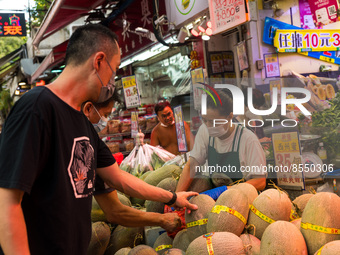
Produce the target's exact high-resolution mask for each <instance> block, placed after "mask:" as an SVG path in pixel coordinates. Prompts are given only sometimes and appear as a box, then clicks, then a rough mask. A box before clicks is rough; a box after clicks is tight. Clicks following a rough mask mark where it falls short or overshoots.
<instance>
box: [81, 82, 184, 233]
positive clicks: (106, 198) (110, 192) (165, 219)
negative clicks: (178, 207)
mask: <svg viewBox="0 0 340 255" xmlns="http://www.w3.org/2000/svg"><path fill="white" fill-rule="evenodd" d="M115 101H116V102H117V101H118V102H119V101H120V98H119V97H118V95H117V90H115V89H114V87H112V86H106V87H102V89H101V93H100V96H99V99H98V101H97V102H96V103H92V102H91V101H87V102H84V103H83V104H82V107H81V109H82V112H83V113H84V114H85V116H86V117H87V118H88V120H89V121H90V122H91V123H92V124H93V126H94V127H95V129H96V131H97V132H100V131H101V130H102V129H103V128H105V126H106V124H107V121H105V120H106V118H107V116H108V115H109V114H110V113H111V111H112V108H113V105H114V102H115ZM94 198H95V199H96V201H97V202H98V204H99V206H100V208H101V209H102V210H103V212H104V214H105V217H106V219H107V220H108V221H109V222H110V223H114V224H119V225H122V226H125V227H140V226H161V227H162V228H164V229H165V230H166V231H168V232H172V231H174V230H175V229H176V228H177V227H179V226H180V225H181V219H180V218H179V216H178V215H177V214H175V213H165V214H160V213H154V212H144V211H141V210H137V209H135V208H132V207H129V206H126V205H124V204H122V203H121V201H120V200H119V198H118V195H117V191H116V190H115V189H113V188H110V187H107V185H105V184H104V182H103V180H102V179H101V178H100V177H99V176H98V175H97V176H96V186H95V190H94Z"/></svg>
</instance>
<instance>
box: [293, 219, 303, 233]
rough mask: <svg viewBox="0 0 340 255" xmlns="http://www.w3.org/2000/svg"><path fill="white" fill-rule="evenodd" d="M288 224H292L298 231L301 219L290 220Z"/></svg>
mask: <svg viewBox="0 0 340 255" xmlns="http://www.w3.org/2000/svg"><path fill="white" fill-rule="evenodd" d="M290 223H292V224H293V225H294V226H295V227H296V228H297V229H298V230H299V231H300V226H301V218H298V219H295V220H292V221H291V222H290Z"/></svg>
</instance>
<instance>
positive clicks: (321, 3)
mask: <svg viewBox="0 0 340 255" xmlns="http://www.w3.org/2000/svg"><path fill="white" fill-rule="evenodd" d="M308 2H309V5H310V8H311V11H312V13H313V20H314V23H315V25H316V26H317V27H321V26H323V25H328V24H330V23H333V22H337V21H338V15H337V10H338V9H339V3H338V1H337V0H318V1H315V0H308Z"/></svg>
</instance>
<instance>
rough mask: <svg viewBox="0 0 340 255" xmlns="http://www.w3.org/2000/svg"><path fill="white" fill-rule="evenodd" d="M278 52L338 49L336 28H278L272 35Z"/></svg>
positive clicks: (338, 41)
mask: <svg viewBox="0 0 340 255" xmlns="http://www.w3.org/2000/svg"><path fill="white" fill-rule="evenodd" d="M274 46H275V47H276V49H277V51H278V52H309V51H338V50H340V31H339V30H338V29H322V30H318V29H305V30H291V29H282V30H281V29H278V30H276V34H275V37H274Z"/></svg>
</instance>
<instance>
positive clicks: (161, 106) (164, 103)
mask: <svg viewBox="0 0 340 255" xmlns="http://www.w3.org/2000/svg"><path fill="white" fill-rule="evenodd" d="M167 106H169V107H170V108H171V106H170V103H169V102H168V101H162V102H159V103H157V104H156V105H155V113H156V115H158V112H160V111H163V110H164V108H165V107H167Z"/></svg>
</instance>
